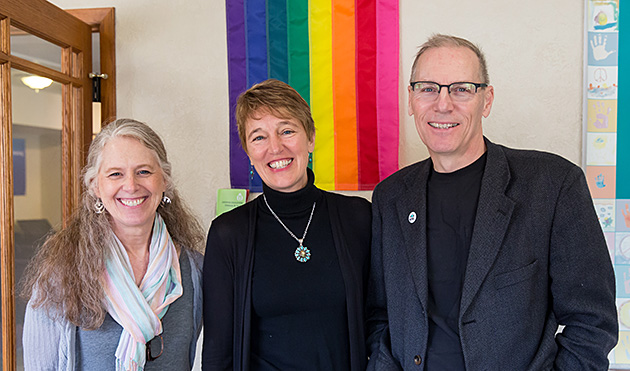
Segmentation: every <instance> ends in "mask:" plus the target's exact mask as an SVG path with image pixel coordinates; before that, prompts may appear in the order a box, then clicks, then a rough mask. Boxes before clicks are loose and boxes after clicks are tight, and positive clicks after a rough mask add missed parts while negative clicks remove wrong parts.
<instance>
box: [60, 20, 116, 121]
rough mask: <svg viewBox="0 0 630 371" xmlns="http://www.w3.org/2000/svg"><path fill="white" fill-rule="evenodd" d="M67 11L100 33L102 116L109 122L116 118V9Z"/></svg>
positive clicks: (93, 30)
mask: <svg viewBox="0 0 630 371" xmlns="http://www.w3.org/2000/svg"><path fill="white" fill-rule="evenodd" d="M66 11H67V12H68V13H70V14H72V15H73V16H75V17H77V18H78V19H80V20H81V21H83V22H85V23H87V24H89V25H90V26H91V27H92V32H99V33H100V44H101V45H100V52H101V60H100V62H101V70H100V71H95V72H100V73H106V74H107V79H103V80H101V117H102V119H103V120H102V121H104V122H107V121H109V120H112V119H114V118H116V15H115V13H116V11H115V9H114V8H90V9H66Z"/></svg>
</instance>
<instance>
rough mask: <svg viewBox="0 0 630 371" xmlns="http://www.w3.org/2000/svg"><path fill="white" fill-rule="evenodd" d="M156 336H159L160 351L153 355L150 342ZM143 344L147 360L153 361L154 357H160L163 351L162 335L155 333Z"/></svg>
mask: <svg viewBox="0 0 630 371" xmlns="http://www.w3.org/2000/svg"><path fill="white" fill-rule="evenodd" d="M157 338H160V353H159V354H158V355H157V356H155V357H153V355H152V354H151V342H152V341H153V340H155V339H157ZM145 346H146V351H147V362H149V361H155V360H156V359H158V358H160V356H161V355H162V353H164V338H162V335H157V336H156V337H154V338H153V339H151V340H149V341H147V343H146V344H145Z"/></svg>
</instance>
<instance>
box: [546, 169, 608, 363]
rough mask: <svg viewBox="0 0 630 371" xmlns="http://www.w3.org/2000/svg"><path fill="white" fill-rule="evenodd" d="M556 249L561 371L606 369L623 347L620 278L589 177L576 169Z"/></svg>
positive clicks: (557, 219)
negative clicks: (612, 353) (615, 349)
mask: <svg viewBox="0 0 630 371" xmlns="http://www.w3.org/2000/svg"><path fill="white" fill-rule="evenodd" d="M555 210H556V214H555V216H554V219H553V225H552V231H551V241H550V243H551V245H550V259H549V264H550V267H549V272H550V279H551V280H550V281H551V285H550V289H551V295H552V301H551V302H552V305H553V312H554V315H555V316H556V318H557V321H558V323H559V324H561V325H564V326H565V327H564V329H563V330H562V332H561V333H559V334H557V335H556V343H557V344H558V352H557V353H556V359H555V362H554V369H556V370H602V369H606V368H607V367H608V353H609V352H610V350H611V349H612V348H613V347H614V345H615V344H616V343H617V336H618V324H617V313H616V305H615V277H614V272H613V269H612V264H611V261H610V256H609V253H608V249H607V247H606V242H605V239H604V236H603V233H602V230H601V227H600V225H599V222H598V221H597V216H596V214H595V210H594V208H593V202H592V199H591V196H590V193H589V191H588V187H587V184H586V179H585V178H584V174H583V172H582V171H581V169H579V168H577V167H574V168H573V171H570V172H569V174H568V175H567V177H566V178H565V180H564V182H563V185H562V189H561V191H560V193H559V196H558V200H557V203H556V208H555Z"/></svg>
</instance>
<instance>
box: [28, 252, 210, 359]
mask: <svg viewBox="0 0 630 371" xmlns="http://www.w3.org/2000/svg"><path fill="white" fill-rule="evenodd" d="M188 259H189V260H190V271H191V276H192V277H191V278H192V283H193V290H194V296H193V306H194V311H193V321H194V323H195V332H196V334H197V336H195V337H194V338H193V342H192V343H191V344H190V364H191V365H192V364H193V362H194V359H195V351H196V346H197V338H198V337H199V333H200V332H201V320H202V317H201V315H202V303H203V302H202V291H201V270H202V264H203V256H202V255H201V254H199V253H196V252H195V253H189V254H188ZM76 330H77V327H76V326H75V325H74V324H72V323H70V322H68V321H66V320H64V319H58V320H54V319H51V318H50V317H49V316H48V314H47V313H46V311H45V310H42V309H34V308H33V307H31V305H30V303H29V305H27V307H26V315H25V319H24V333H23V335H22V346H23V347H24V369H25V370H27V371H28V370H38V371H39V370H60V371H61V370H63V371H73V370H74V366H75V350H76V342H75V340H76V333H77V331H76Z"/></svg>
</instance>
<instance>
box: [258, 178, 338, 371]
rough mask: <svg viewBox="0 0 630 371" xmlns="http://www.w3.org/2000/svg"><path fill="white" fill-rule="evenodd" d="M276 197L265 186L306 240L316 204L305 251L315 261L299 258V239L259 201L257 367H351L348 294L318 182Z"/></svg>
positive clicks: (279, 211)
mask: <svg viewBox="0 0 630 371" xmlns="http://www.w3.org/2000/svg"><path fill="white" fill-rule="evenodd" d="M313 180H314V176H313V173H312V171H310V170H308V184H307V185H306V187H304V188H302V189H301V190H299V191H296V192H290V193H283V192H277V191H274V190H273V189H271V188H269V187H268V186H267V185H265V184H263V192H264V194H265V195H266V198H267V201H268V202H269V206H271V208H272V209H273V211H274V212H275V213H276V215H278V217H280V219H281V220H282V222H283V223H284V224H285V225H286V226H287V227H288V228H289V229H290V230H291V231H292V232H293V234H295V235H296V236H297V237H298V238H301V237H302V235H303V234H304V229H305V228H306V224H307V222H308V219H309V215H310V213H311V209H312V207H313V203H314V202H315V203H316V206H315V212H314V214H313V219H312V221H311V225H310V227H309V229H308V233H307V235H306V238H305V239H304V246H306V247H308V248H309V249H310V251H311V259H310V260H309V261H307V262H306V263H300V262H298V261H297V260H296V259H295V256H294V255H293V253H294V251H295V249H296V248H297V247H298V245H299V244H298V242H297V241H296V240H295V239H294V238H293V237H291V236H290V235H289V233H287V232H286V231H285V230H284V228H283V227H282V225H280V223H279V222H278V221H277V220H276V219H275V218H274V216H273V215H272V214H271V212H270V211H269V209H268V208H267V206H266V205H265V202H264V201H263V196H262V195H261V196H259V197H258V198H257V199H256V200H255V201H254V202H258V217H257V222H256V236H255V242H254V246H255V247H254V271H253V277H252V328H251V331H252V333H251V339H252V344H251V357H252V358H251V364H252V369H253V370H290V369H293V370H298V369H299V370H348V369H350V360H349V354H350V350H349V344H348V320H347V310H346V295H345V289H344V282H343V277H342V275H341V269H340V267H339V260H338V258H337V253H336V250H335V246H334V243H333V237H332V230H331V227H330V221H329V218H328V208H327V205H326V203H325V202H324V197H323V195H322V192H321V191H320V190H319V189H317V188H316V187H315V186H314V184H313Z"/></svg>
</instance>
